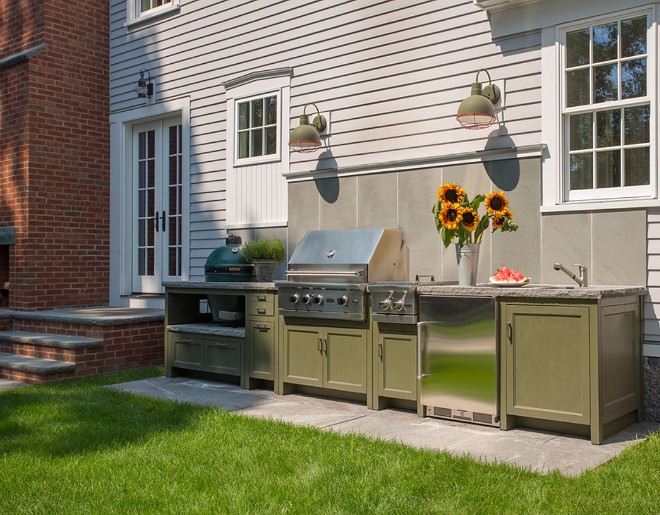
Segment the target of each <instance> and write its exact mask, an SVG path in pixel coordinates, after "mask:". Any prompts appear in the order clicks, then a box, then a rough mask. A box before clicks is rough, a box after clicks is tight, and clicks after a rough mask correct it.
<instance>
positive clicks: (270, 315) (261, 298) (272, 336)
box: [245, 293, 279, 393]
mask: <svg viewBox="0 0 660 515" xmlns="http://www.w3.org/2000/svg"><path fill="white" fill-rule="evenodd" d="M276 302H277V297H276V295H275V294H273V293H250V294H248V296H247V302H246V305H247V310H246V311H247V312H246V323H245V339H246V347H247V348H246V359H245V376H246V385H247V387H248V388H251V387H252V386H253V384H254V383H255V382H254V381H253V380H254V379H258V380H266V381H273V388H274V389H275V391H276V393H277V378H278V354H277V348H278V337H277V336H278V324H279V316H278V315H277V312H276V307H275V306H276Z"/></svg>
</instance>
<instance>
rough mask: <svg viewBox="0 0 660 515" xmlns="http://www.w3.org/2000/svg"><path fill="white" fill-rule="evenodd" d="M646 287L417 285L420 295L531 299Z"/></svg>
mask: <svg viewBox="0 0 660 515" xmlns="http://www.w3.org/2000/svg"><path fill="white" fill-rule="evenodd" d="M647 292H648V290H647V289H646V287H645V286H618V285H613V286H607V285H596V286H588V287H586V288H580V287H579V286H577V285H575V286H570V285H563V284H547V285H546V284H543V285H541V284H526V285H524V286H493V285H491V284H490V283H482V284H477V286H458V285H455V284H454V285H431V284H420V285H418V286H417V293H418V294H419V295H477V296H488V297H516V298H529V299H601V298H604V297H624V296H627V295H646V293H647Z"/></svg>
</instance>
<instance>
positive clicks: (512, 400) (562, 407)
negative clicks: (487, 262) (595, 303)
mask: <svg viewBox="0 0 660 515" xmlns="http://www.w3.org/2000/svg"><path fill="white" fill-rule="evenodd" d="M505 320H506V327H505V328H504V329H505V331H504V332H505V338H503V341H504V342H503V345H504V346H506V348H505V349H503V351H504V353H505V355H506V388H507V392H506V394H507V395H506V398H507V401H506V410H507V413H508V414H511V415H520V416H526V417H533V418H539V419H546V420H556V421H561V422H573V423H578V424H589V422H590V419H589V413H590V411H589V406H590V402H589V391H590V389H589V308H588V307H587V306H554V305H515V304H509V305H507V306H506V315H505Z"/></svg>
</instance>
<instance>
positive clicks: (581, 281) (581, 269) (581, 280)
mask: <svg viewBox="0 0 660 515" xmlns="http://www.w3.org/2000/svg"><path fill="white" fill-rule="evenodd" d="M575 266H576V267H578V274H579V275H580V277H577V276H576V275H575V274H574V273H573V272H571V271H570V270H568V269H567V268H566V267H565V266H564V265H562V264H561V263H555V264H554V269H555V270H561V271H562V272H564V273H565V274H566V275H567V276H568V277H570V278H571V279H573V280H574V281H575V282H576V283H578V286H580V288H585V287H587V286H588V284H587V267H586V266H584V265H577V264H576V265H575Z"/></svg>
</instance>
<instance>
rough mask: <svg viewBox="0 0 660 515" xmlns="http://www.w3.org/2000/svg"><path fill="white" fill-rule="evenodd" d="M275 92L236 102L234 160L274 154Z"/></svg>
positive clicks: (275, 153)
mask: <svg viewBox="0 0 660 515" xmlns="http://www.w3.org/2000/svg"><path fill="white" fill-rule="evenodd" d="M277 104H278V102H277V94H272V95H268V96H264V97H261V96H260V97H258V98H252V99H248V100H239V101H237V102H236V116H237V120H236V159H237V161H240V160H245V159H251V158H260V157H267V156H277V155H278V154H279V151H278V147H279V142H278V137H277V135H278V132H279V131H278V129H277V120H278V116H277Z"/></svg>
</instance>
